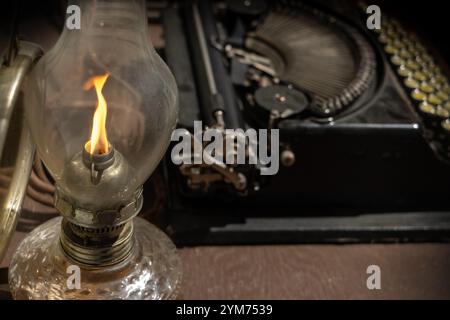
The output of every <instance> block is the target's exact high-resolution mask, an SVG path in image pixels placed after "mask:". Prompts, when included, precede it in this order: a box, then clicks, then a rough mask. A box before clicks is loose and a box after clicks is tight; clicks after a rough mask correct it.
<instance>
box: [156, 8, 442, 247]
mask: <svg viewBox="0 0 450 320" xmlns="http://www.w3.org/2000/svg"><path fill="white" fill-rule="evenodd" d="M366 7H367V6H364V5H360V4H356V3H353V2H350V1H308V2H301V1H300V2H299V1H277V2H268V1H256V0H253V1H239V0H229V1H215V2H210V1H198V2H186V3H176V4H171V5H168V6H167V7H166V8H164V10H163V15H162V17H163V26H164V37H165V49H164V53H165V57H166V60H167V62H168V64H169V66H170V67H171V69H172V70H173V72H174V74H175V77H176V78H177V82H178V86H179V91H180V121H179V126H180V127H182V128H186V129H188V130H189V131H190V132H193V130H194V128H193V124H194V121H199V120H201V121H202V123H203V128H205V127H214V128H218V129H219V130H220V129H221V130H225V129H237V128H240V129H243V130H244V131H245V130H247V129H249V128H256V129H275V128H276V129H279V132H280V153H279V159H280V165H279V172H278V173H277V174H275V175H272V176H264V175H261V174H260V168H259V167H258V166H256V165H235V166H223V167H222V166H216V165H209V166H207V165H206V166H205V165H182V166H174V165H173V164H172V162H171V161H170V155H168V157H167V158H168V159H167V161H166V162H165V165H164V166H163V170H162V171H163V174H164V176H165V182H166V183H165V185H166V187H167V190H168V194H169V197H168V198H167V199H166V203H165V208H166V209H165V213H166V218H167V219H168V220H167V223H169V224H170V228H171V230H172V232H173V235H174V237H175V239H176V240H177V241H178V242H179V243H182V244H199V243H265V242H270V243H273V242H317V241H318V242H322V241H333V242H334V241H338V242H346V241H403V240H442V239H447V238H448V235H449V230H450V229H449V228H450V214H449V212H448V210H449V209H450V203H449V200H448V199H449V192H450V189H449V187H450V186H449V181H450V166H449V156H448V155H449V153H448V150H449V149H448V147H449V145H450V144H449V141H450V140H449V137H450V134H449V132H450V131H449V120H448V119H449V111H450V103H449V102H448V101H449V100H448V94H449V86H448V80H447V77H446V76H445V74H446V69H445V64H444V65H443V64H442V63H441V62H442V61H441V60H439V59H440V57H439V55H437V56H436V55H433V54H431V52H432V49H430V48H429V47H428V44H426V43H424V42H421V41H420V37H419V36H418V35H417V34H416V33H415V30H410V29H409V28H408V27H405V26H402V24H401V22H399V21H398V20H396V19H394V18H391V17H388V15H389V13H385V12H383V18H382V28H381V30H374V31H370V30H368V29H367V27H366V20H367V17H368V15H367V13H366V12H365V8H366Z"/></svg>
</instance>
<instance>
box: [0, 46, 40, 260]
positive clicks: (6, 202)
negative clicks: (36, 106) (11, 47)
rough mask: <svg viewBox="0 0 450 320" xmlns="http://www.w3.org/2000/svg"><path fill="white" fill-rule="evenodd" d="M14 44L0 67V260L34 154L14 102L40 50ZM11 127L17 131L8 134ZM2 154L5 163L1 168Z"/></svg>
mask: <svg viewBox="0 0 450 320" xmlns="http://www.w3.org/2000/svg"><path fill="white" fill-rule="evenodd" d="M18 47H19V48H18V51H17V55H16V56H15V58H14V60H13V61H12V63H11V64H10V65H9V66H0V159H1V160H2V161H1V167H0V174H2V175H3V174H5V175H7V177H6V178H7V179H6V180H7V181H8V182H7V183H8V185H7V188H6V190H1V193H0V261H1V260H2V258H3V255H4V253H5V251H6V249H7V248H8V244H9V241H10V240H11V236H12V234H13V233H14V231H15V228H16V225H17V221H18V218H19V213H20V209H21V206H22V201H23V198H24V196H25V192H26V189H27V185H28V179H29V176H30V172H31V168H32V164H33V156H34V143H33V142H32V139H31V135H30V133H29V130H28V126H26V125H25V124H24V117H23V114H22V113H21V112H22V109H21V108H20V109H19V106H16V105H17V100H18V97H19V93H20V91H21V85H22V83H23V80H24V79H25V76H26V74H27V73H28V71H29V70H30V69H31V67H32V66H33V65H34V63H35V62H36V60H38V59H39V57H40V56H41V55H42V49H41V48H40V47H39V46H38V45H36V44H33V43H30V42H26V41H22V42H20V43H19V45H18ZM12 130H16V131H17V132H14V134H11V133H10V132H9V131H12ZM7 137H8V139H7ZM3 151H5V152H3ZM6 155H7V158H8V163H6V165H7V167H3V166H4V165H5V162H6V161H4V160H5V159H3V158H4V156H5V157H6ZM10 166H11V167H12V168H11V167H10ZM10 169H11V170H10Z"/></svg>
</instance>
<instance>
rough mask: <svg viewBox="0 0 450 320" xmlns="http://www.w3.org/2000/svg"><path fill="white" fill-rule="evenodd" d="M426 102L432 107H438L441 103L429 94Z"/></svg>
mask: <svg viewBox="0 0 450 320" xmlns="http://www.w3.org/2000/svg"><path fill="white" fill-rule="evenodd" d="M427 101H428V102H429V103H431V104H432V105H435V106H438V105H440V104H441V103H442V100H441V99H439V98H438V97H437V96H436V95H434V94H430V95H429V96H428V97H427Z"/></svg>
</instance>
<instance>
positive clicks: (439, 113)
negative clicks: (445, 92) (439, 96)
mask: <svg viewBox="0 0 450 320" xmlns="http://www.w3.org/2000/svg"><path fill="white" fill-rule="evenodd" d="M436 115H437V116H438V117H440V118H443V119H447V118H448V117H450V113H449V111H448V110H446V109H444V108H442V107H441V106H438V107H436Z"/></svg>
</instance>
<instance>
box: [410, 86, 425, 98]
mask: <svg viewBox="0 0 450 320" xmlns="http://www.w3.org/2000/svg"><path fill="white" fill-rule="evenodd" d="M411 97H412V98H413V99H414V100H416V101H425V100H426V99H427V95H426V94H425V93H423V92H422V91H420V90H418V89H415V90H414V91H413V92H412V93H411Z"/></svg>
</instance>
